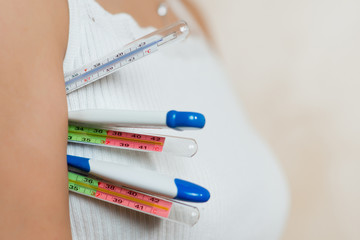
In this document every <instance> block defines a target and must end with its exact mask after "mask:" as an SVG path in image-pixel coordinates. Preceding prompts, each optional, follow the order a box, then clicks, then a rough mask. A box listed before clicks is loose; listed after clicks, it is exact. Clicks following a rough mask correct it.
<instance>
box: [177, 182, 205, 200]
mask: <svg viewBox="0 0 360 240" xmlns="http://www.w3.org/2000/svg"><path fill="white" fill-rule="evenodd" d="M174 181H175V184H176V187H177V189H178V193H177V195H176V197H175V199H178V200H183V201H190V202H207V201H208V200H209V199H210V192H209V191H208V190H207V189H205V188H203V187H201V186H199V185H196V184H194V183H191V182H188V181H184V180H181V179H178V178H175V180H174Z"/></svg>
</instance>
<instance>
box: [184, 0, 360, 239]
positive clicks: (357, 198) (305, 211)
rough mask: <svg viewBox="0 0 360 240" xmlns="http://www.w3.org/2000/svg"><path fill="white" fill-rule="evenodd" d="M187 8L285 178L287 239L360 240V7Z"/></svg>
mask: <svg viewBox="0 0 360 240" xmlns="http://www.w3.org/2000/svg"><path fill="white" fill-rule="evenodd" d="M190 2H191V3H192V4H194V5H195V6H196V7H197V8H198V10H199V12H200V13H201V14H202V17H203V19H204V20H205V24H206V26H207V28H208V30H209V33H210V35H211V36H212V39H213V42H214V43H215V46H216V48H217V51H218V52H219V53H220V55H221V56H222V58H223V60H224V63H225V64H224V65H225V67H226V70H228V72H229V74H230V77H231V79H232V81H233V85H234V86H235V88H236V91H237V94H238V97H239V103H241V104H242V105H243V107H244V109H245V111H246V112H247V114H248V118H249V119H250V120H251V122H252V123H253V126H254V127H255V128H256V130H257V131H258V133H259V134H260V135H262V137H263V138H264V139H265V140H266V141H267V143H268V144H269V145H270V147H271V148H272V149H273V151H274V154H275V155H276V156H277V158H278V159H279V162H280V163H281V165H282V167H283V169H284V172H285V174H286V176H287V179H288V182H289V186H290V190H291V198H292V203H291V209H290V213H289V218H288V223H287V226H286V228H285V231H284V235H283V239H285V240H288V239H292V240H296V239H317V240H318V239H327V240H332V239H360V227H359V223H360V207H359V203H360V187H359V183H360V174H359V173H360V161H359V158H360V147H359V144H360V124H359V123H360V111H359V102H360V94H359V92H360V81H359V80H360V79H359V77H360V1H355V0H341V1H340V0H337V1H335V0H311V1H310V0H303V1H293V0H290V1H289V0H272V1H266V0H251V1H236V0H222V1H206V0H191V1H190Z"/></svg>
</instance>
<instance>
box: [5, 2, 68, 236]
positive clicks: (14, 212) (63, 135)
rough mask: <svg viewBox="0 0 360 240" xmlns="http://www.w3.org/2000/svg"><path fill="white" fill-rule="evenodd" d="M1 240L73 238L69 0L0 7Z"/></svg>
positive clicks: (15, 3) (19, 3) (21, 3)
mask: <svg viewBox="0 0 360 240" xmlns="http://www.w3.org/2000/svg"><path fill="white" fill-rule="evenodd" d="M0 32H1V37H0V46H1V51H0V86H1V87H0V109H1V114H0V126H1V131H0V139H1V140H2V141H1V144H0V153H1V158H0V166H1V167H0V182H1V185H2V194H1V197H0V232H1V238H2V239H70V238H71V231H70V220H69V206H68V189H67V164H66V144H67V106H66V94H65V86H64V79H63V69H62V62H63V59H64V55H65V52H66V46H67V37H68V6H67V1H66V0H61V1H60V0H56V1H49V0H32V1H20V0H3V1H1V2H0Z"/></svg>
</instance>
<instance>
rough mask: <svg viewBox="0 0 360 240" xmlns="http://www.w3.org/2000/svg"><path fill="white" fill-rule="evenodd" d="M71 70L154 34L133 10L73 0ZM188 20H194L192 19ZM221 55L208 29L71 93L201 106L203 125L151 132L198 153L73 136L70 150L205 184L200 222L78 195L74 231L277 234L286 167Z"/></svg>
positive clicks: (91, 104) (164, 106)
mask: <svg viewBox="0 0 360 240" xmlns="http://www.w3.org/2000/svg"><path fill="white" fill-rule="evenodd" d="M69 10H70V30H69V42H68V48H67V52H66V56H65V59H64V64H63V66H64V71H65V72H68V71H71V70H73V69H76V68H78V67H81V66H82V65H83V64H85V63H88V62H91V61H93V60H96V59H98V58H100V57H102V56H104V55H106V54H107V53H109V52H111V51H113V50H115V49H119V48H121V47H122V46H123V45H125V44H127V43H129V42H131V41H133V40H135V39H137V38H139V37H141V36H143V35H145V34H147V33H149V32H151V31H152V30H153V29H151V28H141V27H139V26H138V25H137V23H136V22H135V21H134V19H133V18H132V17H131V16H129V15H128V14H125V13H121V14H116V15H112V14H110V13H108V12H106V11H105V10H104V9H103V8H102V7H101V6H100V5H98V4H97V3H96V2H95V1H93V0H69ZM185 20H186V19H185ZM220 65H221V64H220V62H219V60H218V59H217V56H216V55H214V54H213V53H212V51H211V48H210V47H209V45H207V43H206V42H205V40H204V39H203V38H202V37H199V36H190V37H189V38H188V39H186V40H185V41H184V42H181V43H177V44H175V45H172V46H169V47H167V48H165V49H162V50H161V51H159V52H157V53H154V54H152V55H151V56H148V57H146V58H143V59H141V60H139V61H137V62H134V63H132V64H129V65H127V66H126V67H124V68H122V69H121V70H120V71H118V72H116V73H114V74H112V75H109V76H107V77H105V78H104V79H101V80H99V81H97V82H95V83H93V84H90V85H88V86H86V87H84V88H81V89H79V90H77V91H75V92H73V93H71V94H69V95H68V97H67V99H68V108H69V110H76V109H87V108H88V109H97V108H101V109H128V110H161V111H168V110H172V109H174V110H180V111H197V112H201V113H203V114H204V115H205V116H206V120H207V122H206V126H205V128H204V129H203V130H200V131H184V132H177V131H174V130H153V131H150V132H152V133H160V134H167V135H175V136H184V137H190V138H195V139H196V141H197V142H198V145H199V150H198V153H197V154H196V155H195V156H194V157H193V158H188V159H187V158H182V157H175V156H171V155H165V154H146V153H139V152H133V151H126V150H122V151H120V150H116V149H110V148H98V147H91V146H85V145H80V144H79V145H75V144H72V145H70V144H69V146H68V153H69V154H73V155H79V156H85V157H93V158H96V159H101V160H104V161H111V162H118V163H122V164H128V165H132V166H138V167H139V168H146V169H151V170H154V171H158V172H160V173H163V174H167V175H170V176H174V177H178V178H181V179H185V180H189V181H192V182H195V183H197V184H199V185H202V186H204V187H206V188H207V189H208V190H209V191H210V193H211V198H210V201H209V202H207V203H202V204H191V205H194V206H197V207H198V208H199V210H200V220H199V222H198V223H197V224H196V225H195V226H194V227H192V228H191V227H187V226H184V225H180V224H176V223H172V222H168V221H165V220H159V219H157V218H154V217H151V216H147V215H145V214H142V213H138V212H135V211H132V210H128V209H125V208H122V207H118V206H115V205H112V204H108V203H104V202H101V201H98V200H95V199H91V198H87V197H83V196H80V195H77V194H74V193H70V217H71V227H72V234H73V238H74V239H156V240H158V239H196V240H199V239H278V238H279V237H280V235H281V232H282V228H283V226H284V222H285V220H286V215H287V210H288V200H289V198H288V191H287V185H286V183H285V181H284V177H283V175H282V172H281V169H280V168H279V165H278V163H277V162H276V160H275V159H274V158H273V156H272V155H271V153H270V152H269V150H268V149H267V147H266V146H265V145H264V144H263V143H262V142H261V141H260V140H259V138H258V137H257V136H256V134H254V132H253V130H252V129H251V127H250V126H249V124H248V123H247V121H246V120H245V118H244V115H243V113H242V112H241V110H240V108H239V106H238V105H237V104H236V101H237V99H236V98H235V97H234V94H233V92H232V90H231V87H230V85H229V82H228V79H227V77H226V75H225V74H224V72H223V71H222V68H221V66H220Z"/></svg>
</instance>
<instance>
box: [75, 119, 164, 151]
mask: <svg viewBox="0 0 360 240" xmlns="http://www.w3.org/2000/svg"><path fill="white" fill-rule="evenodd" d="M68 141H69V142H80V143H86V144H95V145H103V146H109V147H111V146H112V147H120V148H125V149H134V150H138V151H147V152H162V150H163V147H164V143H165V137H159V136H151V135H144V134H136V133H129V132H119V131H112V130H105V129H96V128H87V127H79V126H73V125H69V128H68Z"/></svg>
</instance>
